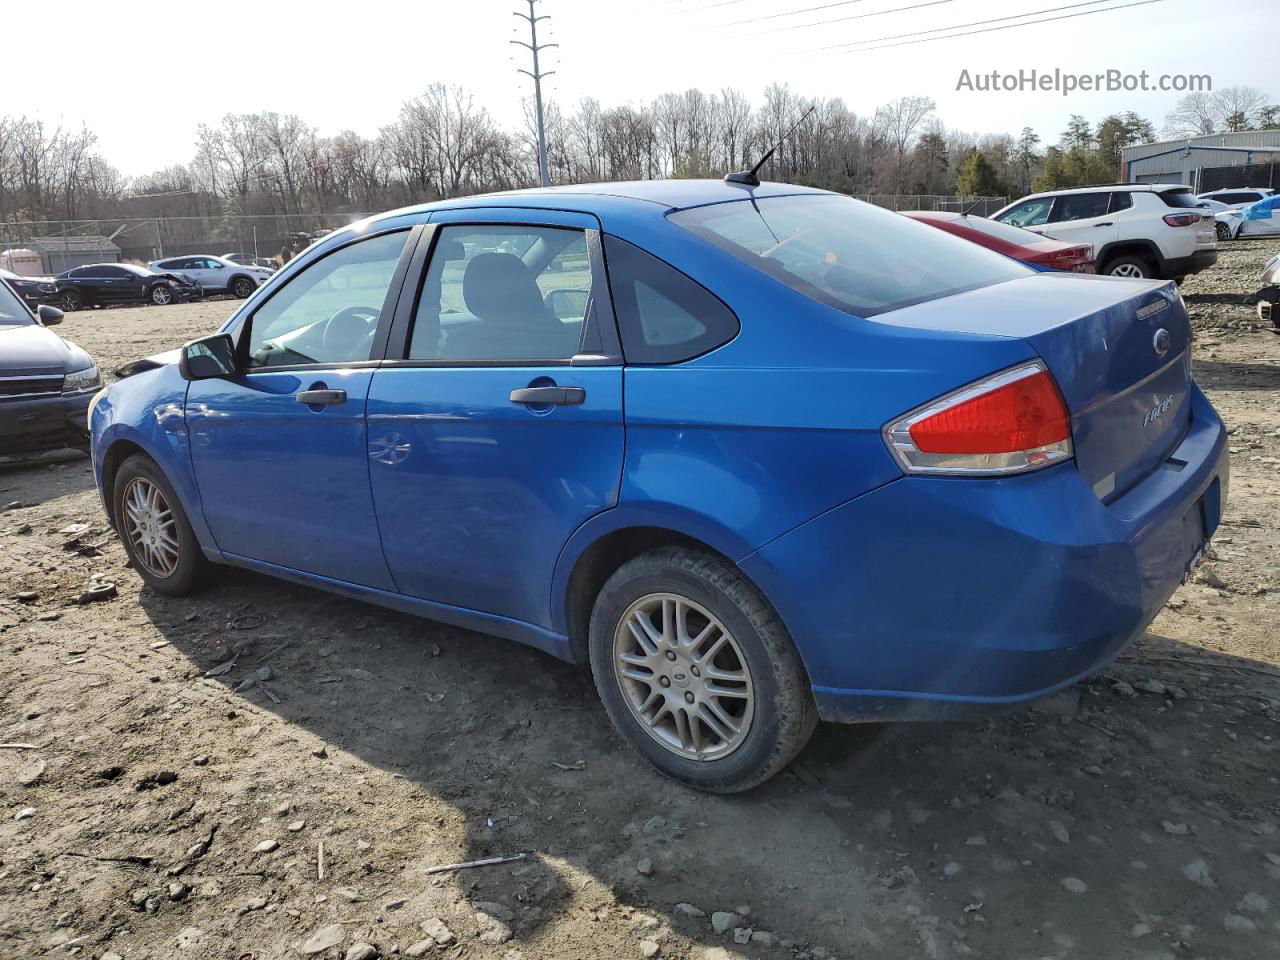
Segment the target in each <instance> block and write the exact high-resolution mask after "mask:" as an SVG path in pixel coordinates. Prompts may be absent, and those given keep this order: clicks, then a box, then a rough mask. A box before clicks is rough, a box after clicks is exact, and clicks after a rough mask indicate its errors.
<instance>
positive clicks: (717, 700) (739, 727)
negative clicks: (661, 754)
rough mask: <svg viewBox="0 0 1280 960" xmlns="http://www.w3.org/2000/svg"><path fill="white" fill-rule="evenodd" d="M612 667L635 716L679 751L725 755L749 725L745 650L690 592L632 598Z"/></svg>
mask: <svg viewBox="0 0 1280 960" xmlns="http://www.w3.org/2000/svg"><path fill="white" fill-rule="evenodd" d="M613 669H614V675H615V677H616V678H617V681H618V685H619V687H620V688H621V690H622V694H623V700H624V701H625V703H626V705H627V709H628V710H629V711H630V712H631V715H632V717H633V718H635V720H637V721H638V722H639V724H640V726H641V728H642V729H644V731H645V732H646V733H648V734H649V736H650V737H652V738H653V739H654V740H655V741H657V742H658V743H659V744H660V745H661V746H663V747H664V748H665V749H667V750H668V751H670V752H671V753H673V754H676V755H677V756H680V757H683V758H685V759H689V760H700V761H705V760H719V759H721V758H722V757H726V756H728V755H729V754H731V753H733V751H734V750H736V749H738V747H740V746H741V745H742V743H743V741H744V740H745V739H746V737H747V734H748V733H749V731H750V729H751V721H752V719H753V718H754V716H755V690H754V688H753V686H752V683H751V674H750V671H748V669H747V661H746V657H745V656H744V655H743V652H742V649H741V648H740V647H739V646H738V643H737V641H736V640H735V639H734V638H733V635H732V634H731V633H730V632H729V630H728V629H727V628H726V627H725V625H724V624H723V623H721V622H720V620H718V619H717V618H716V617H715V616H714V615H713V614H712V613H711V612H710V611H708V610H706V609H705V608H703V607H702V606H700V605H698V604H696V603H694V602H693V601H692V600H689V599H688V598H686V597H682V596H679V595H677V594H672V593H654V594H649V595H648V596H644V597H641V598H640V599H639V600H637V601H635V602H634V603H633V604H631V606H630V607H628V608H627V611H626V613H624V614H623V616H622V618H621V619H620V620H619V622H618V627H617V630H616V631H615V632H614V639H613Z"/></svg>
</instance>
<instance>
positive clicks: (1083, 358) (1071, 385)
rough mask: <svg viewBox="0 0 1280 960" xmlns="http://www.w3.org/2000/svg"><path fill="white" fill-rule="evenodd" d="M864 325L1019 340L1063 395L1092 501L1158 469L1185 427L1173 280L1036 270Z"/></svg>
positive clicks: (1185, 392)
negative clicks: (1148, 279)
mask: <svg viewBox="0 0 1280 960" xmlns="http://www.w3.org/2000/svg"><path fill="white" fill-rule="evenodd" d="M871 322H874V323H885V324H893V325H896V326H906V327H916V328H923V329H935V330H946V331H952V332H959V333H973V334H982V335H987V336H991V335H995V336H1005V337H1011V338H1018V339H1022V340H1025V341H1026V342H1027V343H1028V344H1030V346H1031V347H1032V348H1033V349H1034V350H1035V351H1036V353H1037V354H1039V356H1040V358H1041V359H1042V360H1043V361H1044V363H1045V365H1046V366H1047V367H1048V368H1049V372H1050V373H1051V374H1053V377H1054V380H1055V381H1056V382H1057V384H1058V388H1059V389H1060V390H1061V391H1062V396H1063V399H1064V400H1065V401H1066V404H1067V408H1068V409H1069V410H1070V412H1071V436H1072V445H1073V448H1074V451H1075V460H1076V465H1077V468H1078V469H1079V471H1080V473H1081V475H1082V476H1083V477H1084V479H1085V481H1086V482H1087V483H1088V484H1089V485H1090V487H1092V488H1093V491H1094V493H1095V494H1096V495H1097V496H1098V498H1099V499H1102V500H1111V499H1114V498H1115V497H1118V496H1120V495H1121V494H1122V493H1124V492H1125V491H1126V490H1128V489H1129V488H1130V487H1132V486H1133V485H1134V484H1136V483H1137V482H1139V481H1140V480H1141V479H1142V478H1143V477H1145V476H1146V475H1148V474H1149V473H1150V472H1151V471H1153V470H1154V469H1156V468H1157V467H1158V466H1160V465H1161V464H1162V463H1164V462H1165V461H1166V460H1167V459H1168V456H1169V453H1170V452H1171V451H1172V450H1173V448H1174V447H1176V446H1177V444H1178V441H1179V440H1180V439H1181V437H1182V434H1183V433H1184V432H1185V431H1186V428H1187V423H1188V421H1189V418H1190V405H1189V402H1188V400H1189V393H1190V384H1191V360H1190V356H1191V351H1190V345H1191V326H1190V323H1189V321H1188V319H1187V314H1186V310H1185V309H1184V307H1183V305H1182V299H1181V297H1180V296H1179V295H1178V293H1177V290H1176V288H1175V287H1174V286H1173V284H1172V283H1163V284H1158V283H1153V282H1151V281H1133V280H1119V279H1115V278H1112V277H1092V276H1080V275H1072V274H1065V273H1042V274H1037V275H1035V276H1033V277H1028V278H1026V279H1023V280H1015V281H1011V282H1008V283H1002V284H998V285H996V286H992V287H986V288H983V289H980V290H973V291H969V292H968V293H963V294H958V295H956V296H953V297H946V298H942V299H939V300H933V301H930V302H928V303H923V304H917V305H915V306H912V307H906V308H904V309H902V310H896V311H893V312H891V313H886V314H882V315H881V316H878V317H876V318H875V319H874V320H873V321H871ZM957 386H959V385H957Z"/></svg>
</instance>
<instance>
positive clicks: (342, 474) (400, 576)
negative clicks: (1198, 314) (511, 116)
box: [91, 181, 1227, 792]
mask: <svg viewBox="0 0 1280 960" xmlns="http://www.w3.org/2000/svg"><path fill="white" fill-rule="evenodd" d="M1190 343H1191V331H1190V327H1189V324H1188V320H1187V315H1186V312H1185V310H1184V307H1183V304H1182V301H1181V298H1180V297H1179V295H1178V293H1177V291H1176V290H1175V288H1174V286H1173V285H1172V284H1168V283H1164V284H1161V283H1156V282H1151V281H1132V280H1120V279H1115V278H1109V277H1092V276H1076V275H1066V274H1047V273H1037V272H1035V271H1032V270H1030V269H1028V268H1026V267H1024V266H1021V265H1019V264H1017V263H1015V262H1013V261H1011V260H1008V259H1006V258H1005V257H1002V256H1000V255H998V254H995V253H992V252H989V251H987V250H984V249H982V248H980V247H977V246H975V245H973V244H970V243H967V242H965V241H963V240H960V239H957V238H955V237H951V236H949V235H947V234H945V233H943V232H942V231H939V230H935V229H933V228H931V227H928V226H926V225H923V224H919V223H915V222H912V221H910V220H908V219H906V218H904V217H900V216H897V215H896V214H893V213H889V212H886V211H882V210H879V209H877V208H875V207H871V206H868V205H866V204H862V203H859V202H857V201H854V200H851V199H848V198H845V197H841V196H837V195H834V194H830V193H825V192H822V191H817V190H808V189H804V188H799V187H791V186H783V185H777V184H766V185H762V186H752V185H748V184H743V183H722V182H718V181H717V182H707V181H669V182H650V183H634V184H617V183H614V184H606V185H600V186H585V187H570V188H561V189H553V190H539V191H529V192H520V193H511V194H501V195H493V196H486V197H472V198H467V199H461V200H450V201H445V202H441V203H436V204H430V205H427V206H422V207H417V208H413V209H408V210H401V211H396V212H393V213H388V214H386V215H383V216H380V217H375V218H373V219H370V220H367V221H364V222H362V223H359V224H357V225H355V226H352V227H350V228H347V229H344V230H341V231H339V232H337V233H334V234H331V235H330V236H328V237H326V238H325V239H324V240H322V241H320V242H318V243H317V244H315V245H313V246H312V247H311V248H310V249H309V250H308V251H306V252H305V253H304V254H303V255H301V256H299V257H298V258H297V259H295V260H293V261H292V262H291V263H290V264H289V265H288V266H287V267H286V268H285V269H283V270H281V271H280V272H279V273H277V274H276V275H274V276H273V277H272V278H271V279H270V280H268V281H267V282H266V283H265V284H264V285H263V286H262V287H261V288H260V289H259V290H257V291H256V292H255V293H254V295H253V296H252V297H250V298H249V299H248V300H247V301H246V303H245V304H244V305H243V306H242V307H241V308H240V309H239V310H238V311H237V312H236V313H235V314H234V315H233V316H232V317H231V318H230V319H229V320H228V321H227V323H226V324H225V326H224V327H223V328H222V330H221V332H219V333H217V334H215V335H213V336H209V337H206V338H204V339H201V340H197V341H194V342H192V343H190V344H187V345H186V346H185V347H184V348H183V349H182V350H181V351H175V352H174V353H173V354H171V355H161V356H159V357H153V358H149V359H147V360H142V361H137V362H135V363H133V364H131V365H130V366H129V367H128V368H126V369H125V370H123V371H121V373H122V376H123V378H122V379H121V380H120V381H119V382H117V383H115V384H113V385H112V386H110V387H109V388H108V389H106V390H105V391H103V392H102V393H101V394H100V395H99V396H98V397H97V398H96V400H95V403H94V405H93V408H92V412H91V430H92V440H93V460H94V468H95V472H96V477H97V483H98V486H99V489H100V491H101V495H102V500H103V503H104V505H105V507H106V510H107V513H108V515H109V517H110V519H111V522H112V523H113V525H114V526H115V528H116V529H117V530H118V531H119V533H120V536H121V539H122V541H123V542H124V545H125V547H126V549H127V551H128V553H129V556H130V558H131V560H132V561H133V564H134V567H135V569H136V570H137V571H138V573H139V575H140V576H141V577H142V578H143V580H145V581H146V583H147V584H148V585H149V586H151V587H152V588H154V589H156V590H159V591H162V592H164V593H169V594H182V593H186V592H188V591H190V590H192V589H193V588H195V587H196V586H197V585H198V584H199V583H200V582H201V580H202V579H203V578H204V577H205V576H206V575H207V574H208V572H209V571H210V569H211V567H212V565H214V564H231V565H234V566H239V567H245V568H248V569H250V570H255V571H260V572H262V573H266V574H270V575H273V576H277V577H283V578H286V579H289V580H293V581H297V582H300V583H304V584H310V585H312V586H316V587H320V588H322V589H326V590H331V591H334V592H337V593H341V594H344V595H347V596H350V597H356V598H360V599H363V600H367V601H370V602H373V603H377V604H381V605H384V606H387V607H391V608H394V609H397V610H403V611H407V612H411V613H416V614H420V615H422V616H425V617H430V618H433V619H436V620H440V621H444V622H447V623H452V624H457V625H460V626H464V627H469V628H472V629H476V630H482V631H486V632H489V633H494V634H498V635H501V636H504V637H508V638H510V639H513V640H517V641H520V642H523V643H527V644H531V645H533V646H535V647H538V648H540V649H542V650H545V651H547V652H549V653H551V654H554V655H555V656H558V657H562V658H564V659H566V660H571V661H574V662H578V663H582V664H589V665H590V668H591V670H592V673H593V675H594V678H595V682H596V685H597V688H598V690H599V694H600V697H601V699H602V701H603V702H604V705H605V708H606V710H607V711H608V714H609V716H610V718H611V719H612V721H613V722H614V724H616V726H617V728H618V730H619V731H620V732H621V734H622V735H623V737H625V738H626V739H627V740H628V741H629V742H630V743H631V744H632V745H633V746H634V747H635V748H636V749H637V750H639V751H640V752H641V753H642V754H644V756H645V757H646V758H647V759H648V760H649V761H650V762H651V763H652V764H653V765H654V766H656V767H657V768H658V769H659V770H660V771H662V772H663V773H664V774H666V775H668V776H670V777H673V778H675V779H676V780H679V781H682V782H684V783H687V784H691V785H693V786H696V787H700V788H703V789H707V790H713V791H721V792H728V791H735V790H743V789H747V788H749V787H751V786H753V785H755V784H758V783H760V782H762V781H763V780H765V779H767V778H768V777H770V776H771V775H773V774H774V773H776V772H777V771H778V770H780V769H781V768H782V767H784V766H785V765H786V764H787V763H788V761H790V760H791V758H792V757H794V756H795V755H796V754H797V752H799V751H800V749H801V748H802V747H803V746H804V744H805V742H806V741H807V739H808V738H809V736H810V734H811V733H812V731H813V729H814V726H815V724H816V723H817V721H818V720H819V719H826V720H836V721H847V722H848V721H863V720H888V719H915V718H935V717H943V716H954V715H958V714H964V713H969V712H974V711H981V710H989V709H994V708H998V707H1000V706H1002V705H1007V704H1010V703H1015V702H1018V701H1022V700H1027V699H1030V698H1034V697H1038V696H1042V695H1044V694H1046V693H1049V692H1052V691H1054V690H1056V689H1058V688H1061V687H1064V686H1066V685H1068V684H1071V683H1073V682H1074V681H1076V680H1078V679H1080V678H1082V677H1085V676H1087V675H1089V674H1090V673H1092V672H1094V671H1097V670H1098V669H1099V668H1101V667H1102V666H1103V665H1105V664H1106V663H1108V662H1109V661H1110V660H1111V659H1112V658H1114V657H1115V656H1116V655H1117V654H1118V653H1119V652H1120V650H1121V649H1122V648H1123V647H1124V646H1125V645H1126V644H1127V643H1128V642H1129V641H1130V640H1132V639H1133V638H1134V637H1135V636H1136V635H1137V634H1138V633H1140V632H1141V631H1142V629H1143V628H1144V627H1145V626H1146V625H1147V623H1149V622H1150V620H1151V619H1152V617H1154V616H1155V614H1156V612H1157V611H1158V610H1159V609H1160V607H1161V605H1162V604H1163V603H1164V601H1165V600H1166V598H1168V596H1169V595H1170V594H1171V593H1172V592H1173V590H1174V589H1175V588H1176V587H1177V586H1178V584H1179V583H1180V582H1181V580H1182V579H1183V577H1184V576H1185V574H1186V572H1187V571H1188V569H1189V568H1190V566H1191V564H1192V563H1193V562H1194V561H1195V559H1196V558H1197V557H1198V556H1199V554H1200V552H1201V551H1202V550H1203V548H1204V546H1205V544H1206V542H1207V540H1208V538H1209V537H1210V536H1211V535H1212V534H1213V532H1214V529H1215V528H1216V526H1217V524H1218V521H1219V517H1220V515H1221V512H1222V505H1223V501H1224V498H1225V497H1226V493H1227V456H1226V445H1225V432H1224V430H1223V426H1222V423H1221V421H1220V420H1219V418H1218V416H1217V415H1216V414H1215V412H1214V410H1213V409H1212V407H1211V406H1210V405H1209V403H1208V401H1207V400H1206V399H1205V397H1204V395H1203V394H1202V393H1201V392H1200V390H1199V389H1198V388H1197V387H1196V385H1195V384H1194V382H1193V381H1192V379H1191V375H1190Z"/></svg>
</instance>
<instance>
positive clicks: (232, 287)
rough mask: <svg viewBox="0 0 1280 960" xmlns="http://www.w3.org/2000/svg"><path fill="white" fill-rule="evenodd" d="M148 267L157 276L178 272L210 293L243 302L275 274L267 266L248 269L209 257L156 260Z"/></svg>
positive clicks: (223, 259) (218, 258)
mask: <svg viewBox="0 0 1280 960" xmlns="http://www.w3.org/2000/svg"><path fill="white" fill-rule="evenodd" d="M147 266H149V267H150V268H151V269H152V270H154V271H156V272H157V273H174V274H178V275H179V276H183V277H187V278H188V279H190V280H194V281H195V282H196V283H198V284H200V286H201V288H202V289H203V290H204V292H205V293H206V294H211V293H227V294H230V295H231V296H233V297H238V298H239V299H241V300H243V299H244V298H245V297H247V296H249V294H251V293H253V291H255V290H257V289H258V287H259V286H260V285H261V284H262V282H263V281H264V280H266V279H267V278H268V277H269V276H271V271H270V270H267V269H265V268H263V267H258V266H252V267H251V266H245V265H244V264H240V263H235V262H234V261H232V260H227V259H225V258H223V257H215V256H212V255H207V254H200V255H198V256H187V257H170V258H169V259H167V260H153V261H152V262H151V263H149V264H147Z"/></svg>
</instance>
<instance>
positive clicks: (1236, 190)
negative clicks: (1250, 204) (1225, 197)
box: [1198, 187, 1275, 197]
mask: <svg viewBox="0 0 1280 960" xmlns="http://www.w3.org/2000/svg"><path fill="white" fill-rule="evenodd" d="M1215 193H1275V191H1274V190H1272V189H1271V188H1270V187H1219V188H1218V189H1217V190H1206V191H1205V192H1204V193H1201V194H1198V196H1201V197H1211V196H1213V195H1214V194H1215Z"/></svg>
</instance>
